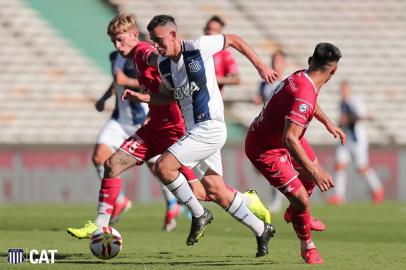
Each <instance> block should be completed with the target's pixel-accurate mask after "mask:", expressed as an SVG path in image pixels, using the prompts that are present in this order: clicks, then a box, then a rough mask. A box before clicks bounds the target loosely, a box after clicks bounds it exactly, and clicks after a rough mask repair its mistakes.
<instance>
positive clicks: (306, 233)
mask: <svg viewBox="0 0 406 270" xmlns="http://www.w3.org/2000/svg"><path fill="white" fill-rule="evenodd" d="M288 209H289V212H290V215H291V217H292V225H293V229H294V230H295V232H296V235H297V237H298V238H299V239H300V240H303V241H306V240H310V239H311V238H312V235H311V225H310V212H309V211H301V210H297V209H296V208H294V207H293V206H292V205H290V206H289V208H288Z"/></svg>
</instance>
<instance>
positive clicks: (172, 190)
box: [168, 182, 185, 192]
mask: <svg viewBox="0 0 406 270" xmlns="http://www.w3.org/2000/svg"><path fill="white" fill-rule="evenodd" d="M184 183H185V182H182V183H180V185H179V186H177V187H176V188H174V189H169V188H168V189H169V190H170V191H171V192H174V191H176V190H178V189H179V188H180V187H181V186H182V185H183V184H184Z"/></svg>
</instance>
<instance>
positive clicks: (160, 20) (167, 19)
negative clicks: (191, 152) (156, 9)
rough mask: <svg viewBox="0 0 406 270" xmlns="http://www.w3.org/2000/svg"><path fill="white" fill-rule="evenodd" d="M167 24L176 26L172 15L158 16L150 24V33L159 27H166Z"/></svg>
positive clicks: (148, 27)
mask: <svg viewBox="0 0 406 270" xmlns="http://www.w3.org/2000/svg"><path fill="white" fill-rule="evenodd" d="M167 23H173V24H174V25H176V23H175V18H174V17H172V16H170V15H156V16H155V17H154V18H152V20H151V21H150V22H149V23H148V26H147V29H148V32H151V31H152V30H154V29H155V28H156V27H158V26H164V25H166V24H167Z"/></svg>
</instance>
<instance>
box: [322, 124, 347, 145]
mask: <svg viewBox="0 0 406 270" xmlns="http://www.w3.org/2000/svg"><path fill="white" fill-rule="evenodd" d="M326 128H327V130H328V132H330V133H331V134H333V136H334V138H337V137H338V138H340V141H341V144H345V143H346V141H347V136H346V135H345V133H344V131H343V130H342V129H341V128H339V127H337V126H336V125H334V124H333V123H330V124H327V125H326Z"/></svg>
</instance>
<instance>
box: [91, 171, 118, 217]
mask: <svg viewBox="0 0 406 270" xmlns="http://www.w3.org/2000/svg"><path fill="white" fill-rule="evenodd" d="M120 190H121V179H120V178H103V179H102V182H101V187H100V192H99V207H98V210H97V211H98V212H99V213H105V214H109V215H111V214H112V212H113V208H114V204H115V203H116V200H117V197H118V195H119V194H120Z"/></svg>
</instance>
